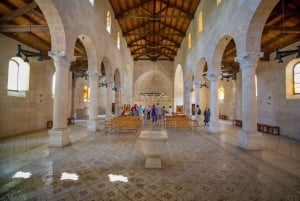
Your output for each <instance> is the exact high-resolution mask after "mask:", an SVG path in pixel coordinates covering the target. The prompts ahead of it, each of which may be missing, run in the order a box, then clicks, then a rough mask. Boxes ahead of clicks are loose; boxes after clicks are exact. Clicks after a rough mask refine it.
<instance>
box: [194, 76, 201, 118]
mask: <svg viewBox="0 0 300 201" xmlns="http://www.w3.org/2000/svg"><path fill="white" fill-rule="evenodd" d="M200 84H201V83H200V82H199V81H195V82H194V85H195V108H196V106H197V105H199V108H200ZM201 112H202V111H201Z"/></svg>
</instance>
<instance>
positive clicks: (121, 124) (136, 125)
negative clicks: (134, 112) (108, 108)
mask: <svg viewBox="0 0 300 201" xmlns="http://www.w3.org/2000/svg"><path fill="white" fill-rule="evenodd" d="M140 126H141V120H140V118H139V117H133V116H122V117H116V118H113V119H109V120H105V121H104V132H105V134H108V133H125V132H134V133H137V132H138V131H139V129H140Z"/></svg>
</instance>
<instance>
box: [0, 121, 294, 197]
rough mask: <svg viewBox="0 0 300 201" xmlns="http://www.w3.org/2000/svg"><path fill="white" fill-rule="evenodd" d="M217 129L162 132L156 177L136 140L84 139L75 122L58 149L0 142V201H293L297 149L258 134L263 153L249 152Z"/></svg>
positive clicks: (43, 136) (21, 140)
mask: <svg viewBox="0 0 300 201" xmlns="http://www.w3.org/2000/svg"><path fill="white" fill-rule="evenodd" d="M101 121H103V119H102V120H101ZM101 125H103V123H102V124H101ZM221 125H222V126H221V128H222V133H221V134H209V133H208V132H207V129H208V127H205V126H199V128H197V129H196V130H194V131H192V130H185V129H177V130H176V129H168V130H167V133H168V137H169V139H168V142H167V146H166V150H165V152H164V153H163V154H162V157H161V159H162V166H163V168H162V169H145V168H144V165H145V156H144V154H143V152H142V149H141V146H140V143H139V141H138V134H131V133H126V134H124V133H119V134H109V135H105V134H104V131H103V128H101V129H100V131H97V132H96V133H87V132H86V123H85V122H80V121H77V122H76V123H75V124H74V125H71V126H70V129H71V135H70V137H71V142H72V144H71V145H69V146H66V147H63V148H52V147H49V146H48V131H47V130H41V131H39V132H34V133H28V134H26V135H22V136H17V137H12V138H7V139H1V141H0V158H1V162H0V170H1V174H0V175H1V176H0V200H39V201H42V200H51V201H52V200H78V201H79V200H85V201H87V200H104V201H108V200H118V201H123V200H124V201H130V200H134V201H136V200H149V201H150V200H153V201H159V200H161V201H165V200H172V201H173V200H180V201H181V200H182V201H192V200H195V201H200V200H209V201H212V200H243V201H247V200H249V201H250V200H256V201H259V200H262V201H267V200H269V201H276V200H278V201H279V200H280V201H283V200H300V171H299V170H300V155H299V153H300V142H299V141H295V140H290V139H288V138H284V137H281V136H274V135H268V134H263V140H264V144H265V146H264V148H263V150H262V151H251V152H250V151H246V150H244V149H242V148H240V147H239V146H238V144H237V143H238V130H239V128H238V127H234V126H232V125H231V122H229V121H221ZM142 129H143V130H160V129H164V127H163V126H162V127H159V126H153V125H152V123H151V122H150V121H146V122H144V124H143V126H142ZM17 173H18V174H17ZM21 173H23V174H21ZM22 176H23V177H26V176H27V177H28V178H22ZM114 176H115V177H114ZM117 176H118V177H117ZM113 178H117V180H116V181H113Z"/></svg>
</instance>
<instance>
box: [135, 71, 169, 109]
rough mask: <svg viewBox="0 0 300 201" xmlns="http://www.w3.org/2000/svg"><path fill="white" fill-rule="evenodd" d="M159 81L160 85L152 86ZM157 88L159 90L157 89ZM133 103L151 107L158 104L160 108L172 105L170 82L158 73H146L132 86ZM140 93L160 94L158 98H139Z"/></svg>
mask: <svg viewBox="0 0 300 201" xmlns="http://www.w3.org/2000/svg"><path fill="white" fill-rule="evenodd" d="M157 80H159V81H160V82H161V83H164V84H162V85H157V84H153V83H156V82H157ZM157 86H159V88H158V87H157ZM134 89H135V90H134V103H137V104H141V105H144V106H145V105H153V104H155V103H157V102H160V104H161V105H162V106H166V105H170V104H171V103H172V95H173V94H172V83H171V80H170V79H169V78H168V77H167V76H166V75H165V74H163V73H160V72H159V71H148V72H146V73H143V74H142V75H141V76H139V77H138V78H137V79H136V81H135V84H134ZM141 93H162V94H161V95H160V96H154V95H153V96H152V97H151V96H143V97H142V96H141Z"/></svg>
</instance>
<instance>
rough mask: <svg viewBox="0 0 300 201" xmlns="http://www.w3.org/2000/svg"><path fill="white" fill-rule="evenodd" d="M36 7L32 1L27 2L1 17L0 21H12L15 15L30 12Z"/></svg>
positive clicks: (18, 15)
mask: <svg viewBox="0 0 300 201" xmlns="http://www.w3.org/2000/svg"><path fill="white" fill-rule="evenodd" d="M36 7H37V4H36V3H35V2H34V1H33V2H31V3H29V4H27V5H26V6H24V7H23V8H19V9H17V10H14V11H12V12H11V13H10V14H8V15H5V16H3V17H1V18H0V23H3V22H9V21H12V20H14V19H15V18H17V17H20V16H23V15H25V14H26V13H28V12H30V11H31V10H33V9H34V8H36Z"/></svg>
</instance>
